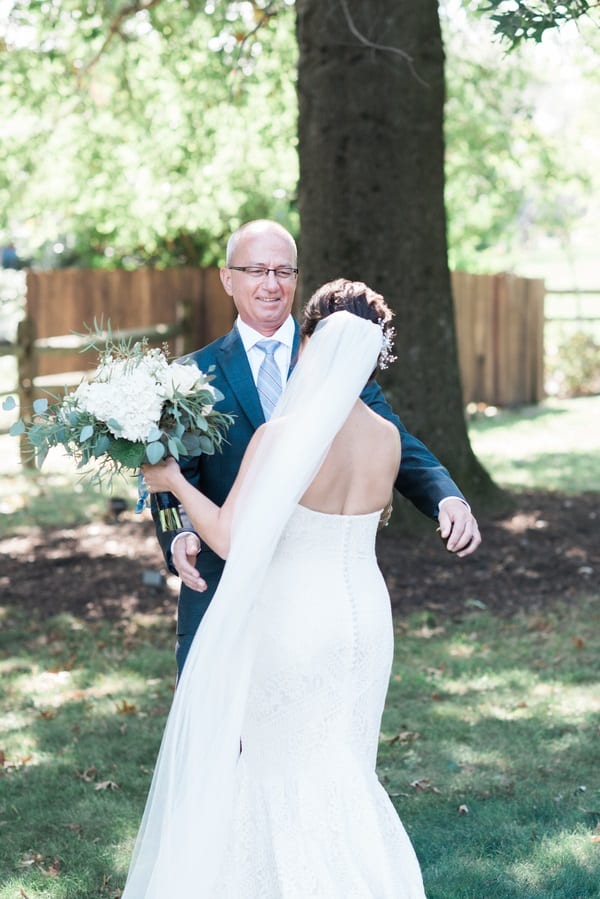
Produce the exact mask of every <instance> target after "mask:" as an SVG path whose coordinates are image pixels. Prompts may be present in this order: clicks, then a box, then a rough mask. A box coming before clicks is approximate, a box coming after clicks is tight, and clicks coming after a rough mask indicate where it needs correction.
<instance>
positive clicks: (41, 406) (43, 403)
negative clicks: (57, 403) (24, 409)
mask: <svg viewBox="0 0 600 899" xmlns="http://www.w3.org/2000/svg"><path fill="white" fill-rule="evenodd" d="M47 409H48V400H47V399H46V397H45V396H44V397H41V398H40V399H39V400H34V401H33V411H34V412H35V413H36V414H37V415H43V414H44V412H46V411H47Z"/></svg>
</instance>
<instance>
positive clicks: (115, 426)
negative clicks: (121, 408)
mask: <svg viewBox="0 0 600 899" xmlns="http://www.w3.org/2000/svg"><path fill="white" fill-rule="evenodd" d="M107 425H108V427H109V428H110V429H111V431H117V432H119V431H122V430H123V425H122V424H119V422H118V421H117V420H116V418H109V419H108V421H107Z"/></svg>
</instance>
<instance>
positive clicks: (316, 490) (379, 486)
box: [301, 400, 400, 515]
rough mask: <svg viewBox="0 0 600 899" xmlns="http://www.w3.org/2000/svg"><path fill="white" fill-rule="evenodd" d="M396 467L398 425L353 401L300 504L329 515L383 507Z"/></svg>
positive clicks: (361, 511) (348, 513)
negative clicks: (352, 405)
mask: <svg viewBox="0 0 600 899" xmlns="http://www.w3.org/2000/svg"><path fill="white" fill-rule="evenodd" d="M399 466H400V435H399V433H398V430H397V428H396V427H395V426H394V425H393V424H391V422H389V421H386V420H385V419H384V418H382V417H381V416H380V415H377V414H376V413H375V412H373V411H372V410H371V409H369V408H368V406H366V405H365V404H364V403H363V402H362V401H361V400H358V401H357V403H356V405H355V406H354V408H353V409H352V412H351V413H350V415H349V416H348V419H347V420H346V423H345V424H344V426H343V427H342V428H341V430H340V431H339V432H338V434H337V435H336V437H335V439H334V441H333V443H332V445H331V448H330V450H329V452H328V454H327V456H326V457H325V460H324V462H323V464H322V466H321V468H320V469H319V471H318V473H317V476H316V477H315V479H314V480H313V482H312V484H311V485H310V487H309V488H308V490H307V491H306V493H305V494H304V496H303V497H302V499H301V504H302V505H303V506H307V507H308V508H309V509H314V510H315V511H317V512H326V513H329V514H333V515H361V514H365V513H369V512H375V511H377V510H379V509H383V508H384V507H385V506H386V505H387V503H388V502H389V500H390V497H391V494H392V489H393V486H394V481H395V480H396V475H397V474H398V468H399Z"/></svg>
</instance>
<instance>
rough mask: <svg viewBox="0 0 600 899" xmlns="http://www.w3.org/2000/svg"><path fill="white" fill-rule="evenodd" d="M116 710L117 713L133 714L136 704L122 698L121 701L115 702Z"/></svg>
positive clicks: (135, 710)
mask: <svg viewBox="0 0 600 899" xmlns="http://www.w3.org/2000/svg"><path fill="white" fill-rule="evenodd" d="M117 712H118V713H119V715H133V714H135V712H137V706H135V705H132V704H131V703H129V702H127V700H126V699H124V700H123V702H120V703H117Z"/></svg>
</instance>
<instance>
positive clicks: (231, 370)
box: [219, 328, 265, 429]
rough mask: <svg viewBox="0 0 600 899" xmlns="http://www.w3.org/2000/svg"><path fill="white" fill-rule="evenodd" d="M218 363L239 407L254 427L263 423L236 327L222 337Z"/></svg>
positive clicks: (258, 401)
mask: <svg viewBox="0 0 600 899" xmlns="http://www.w3.org/2000/svg"><path fill="white" fill-rule="evenodd" d="M219 364H220V367H221V371H222V373H223V377H224V379H225V380H226V381H227V383H228V384H229V387H230V389H231V392H232V393H233V394H234V396H235V398H236V399H237V401H238V403H239V404H240V406H241V408H242V409H243V410H244V412H245V414H246V415H247V417H248V419H249V421H250V422H251V424H252V427H253V428H254V429H256V428H258V427H260V425H263V424H264V423H265V416H264V414H263V410H262V406H261V404H260V400H259V398H258V392H257V390H256V385H255V384H254V379H253V378H252V371H251V370H250V363H249V362H248V357H247V356H246V350H245V349H244V344H243V343H242V340H241V337H240V335H239V333H238V330H237V328H233V329H232V330H231V331H230V332H229V334H227V335H226V336H225V337H224V338H223V342H222V344H221V346H220V348H219Z"/></svg>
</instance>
